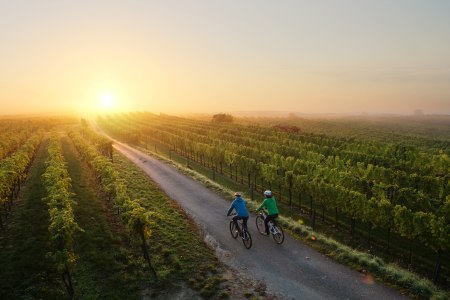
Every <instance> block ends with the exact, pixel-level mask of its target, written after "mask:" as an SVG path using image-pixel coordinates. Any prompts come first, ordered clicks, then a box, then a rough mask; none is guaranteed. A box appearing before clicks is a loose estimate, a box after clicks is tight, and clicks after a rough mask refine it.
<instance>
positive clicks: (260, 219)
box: [256, 215, 266, 235]
mask: <svg viewBox="0 0 450 300" xmlns="http://www.w3.org/2000/svg"><path fill="white" fill-rule="evenodd" d="M256 228H258V231H259V233H261V234H263V235H266V227H265V226H264V219H263V217H262V216H261V215H259V216H257V217H256Z"/></svg>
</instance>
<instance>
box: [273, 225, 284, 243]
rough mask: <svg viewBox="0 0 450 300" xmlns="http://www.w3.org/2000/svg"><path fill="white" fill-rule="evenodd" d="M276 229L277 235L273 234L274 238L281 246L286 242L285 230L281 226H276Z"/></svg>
mask: <svg viewBox="0 0 450 300" xmlns="http://www.w3.org/2000/svg"><path fill="white" fill-rule="evenodd" d="M274 229H275V234H272V237H273V239H274V240H275V243H277V244H278V245H280V244H282V243H283V241H284V232H283V228H281V227H280V226H274Z"/></svg>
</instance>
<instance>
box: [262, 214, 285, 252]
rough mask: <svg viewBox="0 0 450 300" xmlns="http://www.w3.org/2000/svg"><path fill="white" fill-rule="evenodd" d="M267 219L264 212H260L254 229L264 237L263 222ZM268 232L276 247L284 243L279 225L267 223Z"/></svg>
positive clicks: (272, 222) (264, 228)
mask: <svg viewBox="0 0 450 300" xmlns="http://www.w3.org/2000/svg"><path fill="white" fill-rule="evenodd" d="M266 218H267V212H266V210H262V212H260V213H259V214H258V216H257V217H256V228H258V231H259V233H260V234H262V235H266V226H265V225H264V220H265V219H266ZM268 225H269V232H270V234H272V237H273V239H274V241H275V243H277V244H278V245H281V244H282V243H283V241H284V232H283V228H281V226H280V225H276V224H275V223H274V221H273V220H270V221H269V224H268Z"/></svg>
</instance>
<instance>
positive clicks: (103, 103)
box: [100, 92, 116, 110]
mask: <svg viewBox="0 0 450 300" xmlns="http://www.w3.org/2000/svg"><path fill="white" fill-rule="evenodd" d="M115 100H116V99H115V97H114V95H113V94H112V93H111V92H103V93H102V94H101V95H100V107H101V108H102V109H103V110H111V109H113V108H114V107H115V106H116V101H115Z"/></svg>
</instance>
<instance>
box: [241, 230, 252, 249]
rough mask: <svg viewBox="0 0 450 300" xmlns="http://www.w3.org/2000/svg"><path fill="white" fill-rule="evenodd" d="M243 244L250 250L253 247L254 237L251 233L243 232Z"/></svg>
mask: <svg viewBox="0 0 450 300" xmlns="http://www.w3.org/2000/svg"><path fill="white" fill-rule="evenodd" d="M242 242H243V243H244V246H245V248H247V249H250V248H251V247H252V236H251V235H250V232H248V231H247V230H245V229H244V230H243V231H242Z"/></svg>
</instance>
